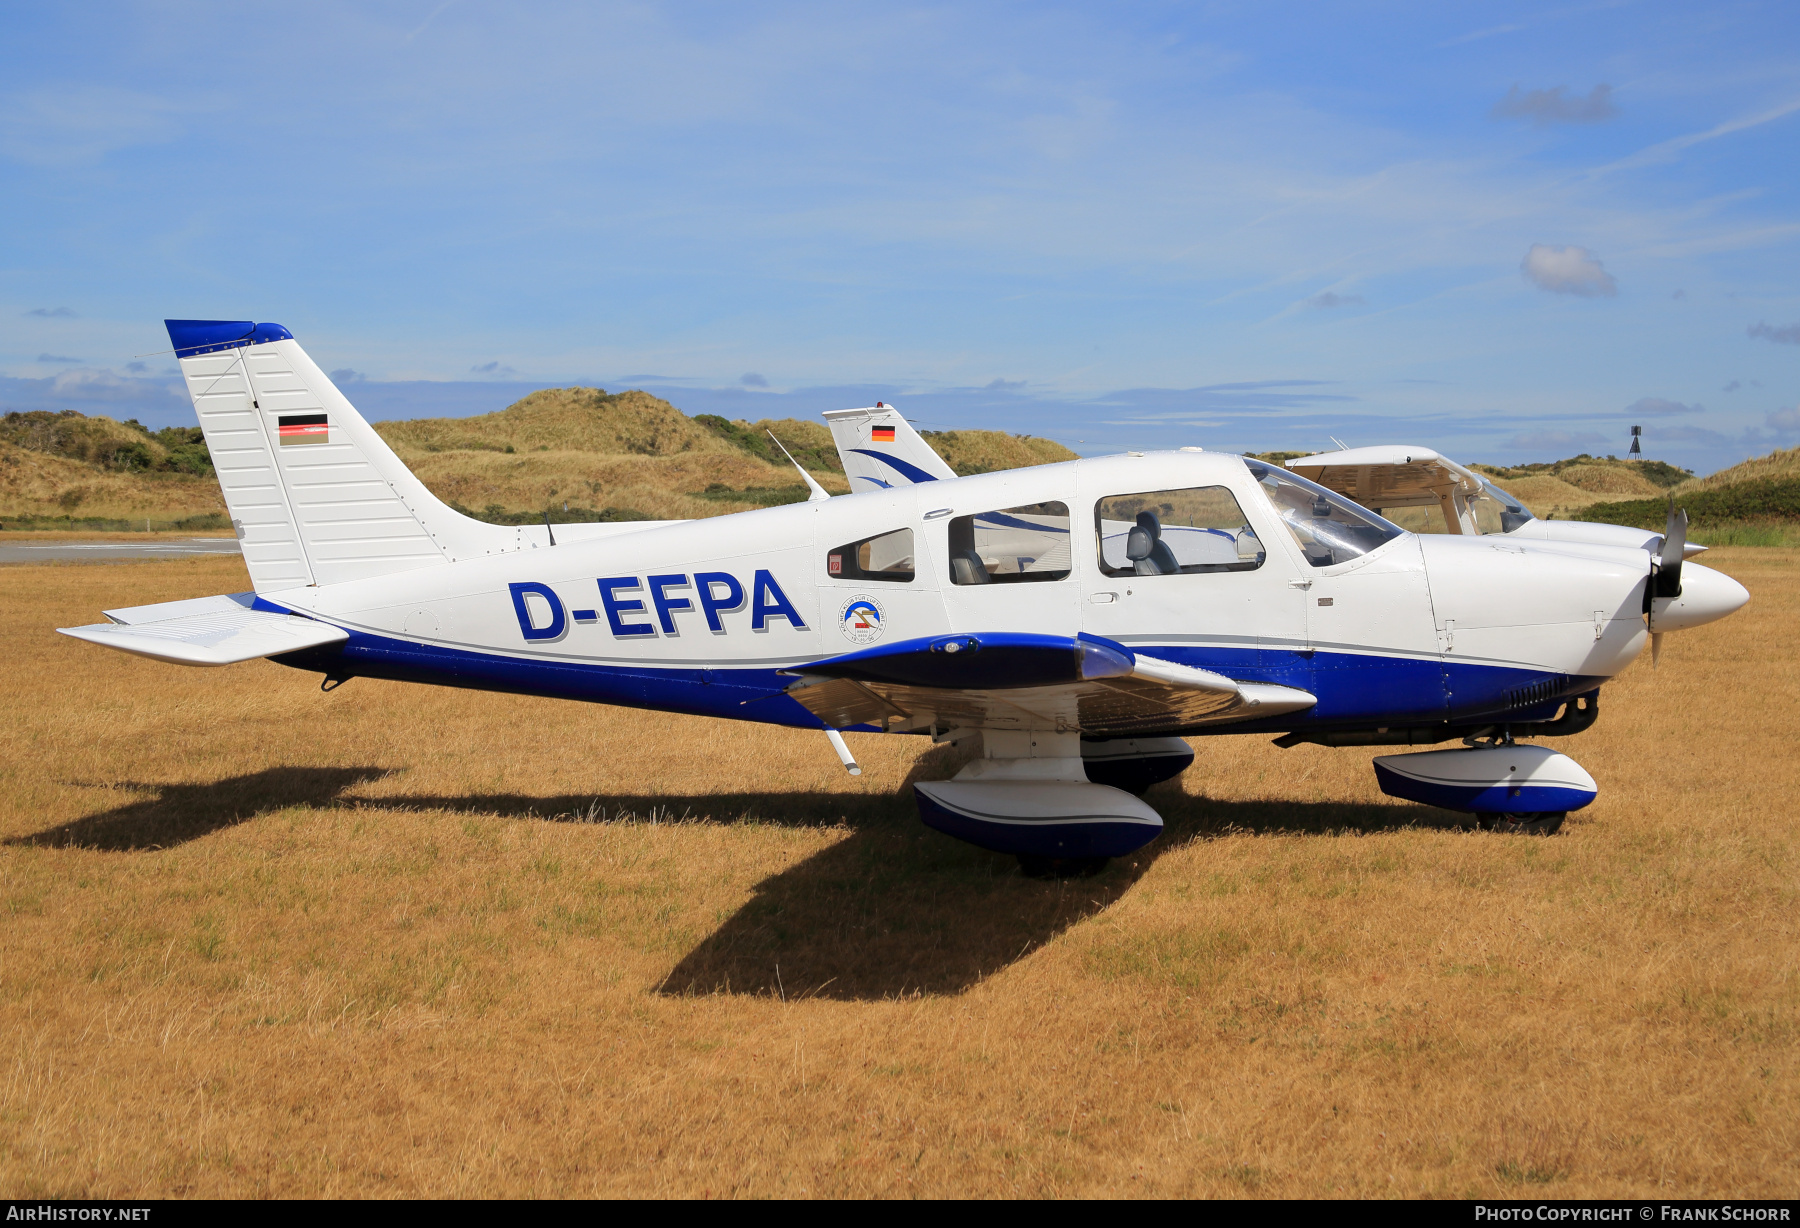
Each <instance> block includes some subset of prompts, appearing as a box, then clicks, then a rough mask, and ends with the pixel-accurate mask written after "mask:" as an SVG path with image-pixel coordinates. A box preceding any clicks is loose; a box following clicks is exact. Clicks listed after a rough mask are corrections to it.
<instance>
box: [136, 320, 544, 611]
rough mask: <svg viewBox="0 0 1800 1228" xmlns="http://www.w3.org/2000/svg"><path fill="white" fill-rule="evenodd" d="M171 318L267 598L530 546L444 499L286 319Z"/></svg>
mask: <svg viewBox="0 0 1800 1228" xmlns="http://www.w3.org/2000/svg"><path fill="white" fill-rule="evenodd" d="M165 323H167V325H168V328H169V339H170V341H172V342H173V343H174V345H175V356H176V359H177V360H178V361H179V362H180V364H181V373H182V375H183V376H185V377H186V379H187V386H188V393H189V394H190V395H191V396H192V397H193V399H194V410H195V412H196V413H197V414H199V416H200V429H201V430H202V431H203V432H204V433H205V435H206V446H207V449H208V450H209V451H210V452H211V453H212V460H213V467H214V468H215V469H216V470H217V472H218V475H219V488H220V490H221V491H222V492H223V494H224V496H225V507H226V509H227V511H228V512H229V513H230V516H231V523H232V527H233V528H235V529H236V530H237V534H238V540H239V541H240V542H241V543H242V546H243V551H244V563H245V565H246V566H247V567H248V568H249V571H250V582H251V584H252V585H253V586H254V587H255V589H256V591H257V592H258V593H266V592H275V591H279V590H281V589H288V588H299V587H302V586H306V585H317V584H337V583H341V582H343V581H346V580H359V579H364V578H367V577H370V576H380V575H387V574H390V573H392V572H397V571H408V570H411V569H413V568H416V567H428V566H431V565H433V564H437V563H443V562H450V561H454V560H456V559H459V558H467V557H471V556H475V555H481V554H492V553H499V552H501V551H504V550H516V549H518V548H519V547H520V546H521V545H524V544H527V543H526V542H524V541H523V540H522V531H521V530H519V529H514V528H509V527H504V526H500V525H490V524H483V523H482V522H480V521H478V520H471V519H470V518H469V517H467V516H463V515H460V514H458V513H457V512H454V511H452V510H451V509H450V508H448V507H446V506H445V505H444V504H443V503H442V502H441V501H440V500H439V499H438V498H437V496H435V495H433V494H432V493H431V492H430V491H429V490H427V489H426V488H425V484H424V483H423V482H421V481H419V479H418V478H416V477H414V476H413V473H412V471H411V470H409V469H408V468H407V467H406V466H405V464H403V463H402V462H401V460H400V458H399V457H398V456H396V455H394V451H393V449H392V448H390V447H388V445H387V443H386V442H385V441H384V440H383V439H382V438H381V436H379V435H377V434H376V433H375V429H374V428H373V427H371V426H370V425H369V424H368V422H366V421H365V420H364V419H363V416H362V415H361V414H359V413H357V412H356V408H355V407H354V406H353V405H351V404H350V402H349V401H348V400H347V399H346V398H345V397H344V394H343V393H341V392H340V391H338V389H337V386H336V385H335V384H333V383H332V382H331V380H330V379H329V378H327V377H326V375H325V373H324V372H323V371H321V370H319V368H318V366H317V365H316V364H315V363H314V362H313V361H312V359H310V358H308V357H307V356H306V351H305V350H303V349H301V348H300V343H299V342H297V341H295V340H294V339H293V334H292V333H290V332H288V330H287V329H285V328H283V327H281V326H280V325H279V324H252V323H249V322H247V321H236V320H168V321H165ZM537 532H538V533H539V534H540V535H541V534H542V533H543V530H541V529H539V530H537Z"/></svg>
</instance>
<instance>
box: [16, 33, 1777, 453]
mask: <svg viewBox="0 0 1800 1228" xmlns="http://www.w3.org/2000/svg"><path fill="white" fill-rule="evenodd" d="M0 174H3V175H4V183H5V190H4V191H3V192H0V234H3V235H4V236H5V238H4V246H3V247H0V253H3V258H0V405H4V407H5V408H8V409H40V408H41V409H63V408H74V409H80V410H82V411H84V412H99V413H111V414H114V415H116V416H133V415H135V416H137V417H139V418H141V419H142V420H144V421H145V422H147V423H151V424H153V425H165V424H172V423H180V422H191V421H192V417H191V410H190V408H189V407H188V405H187V402H186V399H185V397H184V396H183V395H182V394H181V393H180V391H179V389H178V388H177V387H175V386H174V384H173V383H172V382H171V380H170V379H169V376H168V372H169V370H170V366H171V364H170V361H169V359H168V357H167V356H166V355H164V356H157V355H155V354H153V353H152V352H153V351H158V350H164V349H166V348H167V344H168V343H167V339H166V335H165V334H164V333H163V331H162V328H161V321H162V319H163V318H164V317H194V318H223V319H256V320H262V321H274V322H278V323H281V324H285V325H287V326H288V327H289V328H290V329H292V330H293V331H294V334H295V335H296V336H297V337H298V338H299V339H300V340H301V341H302V343H303V344H305V345H306V347H307V349H308V351H309V352H310V353H311V354H312V355H313V357H314V358H315V359H316V360H317V361H318V362H319V363H320V365H321V366H323V367H325V368H326V369H327V370H334V371H346V372H354V373H355V374H354V375H345V376H344V377H343V379H344V387H345V390H346V392H348V393H349V395H350V396H351V398H352V400H353V401H355V402H356V403H357V404H358V405H360V406H362V407H363V408H364V409H365V411H366V412H367V413H369V415H370V416H371V417H375V418H381V417H391V416H414V415H419V414H426V413H456V414H462V413H478V412H484V411H486V410H491V409H498V408H501V407H502V406H504V405H505V404H507V403H509V402H510V401H511V400H512V399H513V398H515V397H516V396H518V395H520V393H521V392H522V391H524V390H527V389H529V388H532V387H541V386H555V385H563V384H571V383H589V384H599V385H601V386H604V387H607V388H609V389H619V388H625V387H646V388H650V389H652V390H654V391H657V392H659V393H661V394H662V395H665V396H668V397H669V398H670V399H671V400H673V401H674V402H675V403H676V404H677V405H680V406H681V407H682V408H684V409H687V410H689V411H690V412H706V411H710V412H724V413H728V414H730V415H732V416H749V417H760V416H765V415H767V416H787V415H797V416H809V415H813V414H816V413H817V412H818V411H820V410H823V409H829V408H836V407H840V406H844V405H851V404H867V403H869V402H871V401H873V400H875V399H881V400H887V401H891V402H895V403H898V404H899V405H900V406H901V408H902V409H903V410H904V411H905V412H906V413H907V414H908V415H909V416H910V417H913V418H915V419H917V420H918V421H919V422H920V423H921V424H922V425H925V426H927V427H940V428H941V427H959V426H984V427H1000V428H1005V429H1011V430H1023V431H1030V432H1032V433H1035V434H1040V435H1049V436H1052V437H1054V438H1058V439H1062V440H1064V441H1065V442H1067V443H1069V444H1070V445H1071V446H1073V447H1075V448H1076V449H1077V450H1078V451H1082V452H1089V453H1091V452H1101V451H1113V450H1119V449H1123V448H1136V447H1156V446H1178V445H1184V444H1200V445H1203V446H1207V447H1214V448H1229V449H1234V450H1242V449H1247V448H1256V449H1263V448H1292V449H1301V448H1323V447H1328V446H1330V442H1329V441H1330V438H1331V437H1333V436H1335V437H1337V438H1339V439H1342V440H1344V441H1346V442H1348V443H1350V444H1352V445H1360V444H1373V443H1383V442H1395V443H1420V444H1428V445H1435V446H1438V447H1441V448H1443V449H1444V450H1446V451H1447V452H1449V453H1450V454H1451V455H1454V456H1458V457H1461V458H1466V459H1470V460H1486V461H1522V460H1546V459H1554V458H1556V457H1559V456H1563V455H1568V454H1570V453H1573V452H1576V451H1583V450H1586V451H1602V452H1604V451H1618V452H1622V451H1623V450H1624V447H1625V445H1626V427H1627V426H1628V425H1629V424H1631V423H1634V422H1635V423H1641V424H1642V425H1643V426H1644V427H1645V432H1646V437H1647V439H1648V441H1649V443H1648V452H1649V454H1650V455H1652V456H1657V457H1661V458H1664V459H1668V460H1672V461H1675V462H1677V463H1679V464H1683V465H1686V466H1689V467H1693V468H1697V469H1699V470H1701V471H1706V470H1710V469H1714V468H1718V467H1720V466H1723V465H1726V464H1730V463H1732V462H1734V461H1736V460H1738V459H1741V458H1742V457H1744V456H1748V455H1754V454H1757V453H1760V452H1766V451H1768V450H1769V449H1770V448H1772V447H1776V446H1790V447H1791V446H1794V445H1795V444H1797V443H1800V409H1797V408H1796V398H1797V397H1800V195H1797V194H1796V188H1797V187H1800V182H1797V181H1800V6H1795V5H1794V4H1792V3H1791V0H1790V2H1787V3H1781V2H1773V3H1712V4H1708V5H1694V4H1680V3H1670V4H1656V3H1606V4H1585V5H1584V4H1575V5H1566V6H1549V5H1546V6H1531V5H1524V4H1509V5H1487V4H1469V5H1441V4H1438V5H1427V4H1402V3H1392V4H1364V5H1331V4H1313V5H1306V6H1295V7H1287V8H1283V7H1277V6H1271V5H1251V4H1229V3H1220V4H1200V5H1172V4H1170V5H1164V4H1141V5H1121V6H1113V5H1081V6H1066V7H1058V6H1055V5H1052V4H1031V5H1019V6H1006V5H985V6H971V5H957V6H950V5H945V6H941V7H905V6H900V5H880V6H869V7H861V8H859V7H855V6H851V5H842V4H838V5H819V6H804V5H795V6H782V5H776V4H767V5H758V6H745V5H718V6H710V5H700V4H695V5H602V4H583V5H572V6H567V7H563V6H559V5H556V4H548V3H546V4H536V5H530V6H519V5H501V4H490V3H482V2H477V0H450V2H449V3H442V2H441V0H419V2H417V3H410V2H409V3H392V4H379V5H372V4H364V5H357V4H330V3H318V4H310V5H301V6H275V7H272V8H246V7H244V6H242V5H229V6H227V5H208V4H144V5H128V4H127V5H103V4H96V5H61V6H52V5H43V6H24V5H13V6H8V7H7V8H6V9H5V10H4V11H3V12H0ZM134 364H135V365H134Z"/></svg>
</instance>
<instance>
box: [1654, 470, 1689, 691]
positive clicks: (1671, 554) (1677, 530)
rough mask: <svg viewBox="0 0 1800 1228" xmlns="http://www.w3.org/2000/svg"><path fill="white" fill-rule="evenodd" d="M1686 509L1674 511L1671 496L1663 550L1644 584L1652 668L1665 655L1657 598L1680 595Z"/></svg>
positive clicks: (1685, 531) (1671, 496)
mask: <svg viewBox="0 0 1800 1228" xmlns="http://www.w3.org/2000/svg"><path fill="white" fill-rule="evenodd" d="M1687 531H1688V514H1687V509H1686V508H1682V509H1681V510H1680V511H1679V512H1678V511H1676V510H1675V496H1674V495H1670V496H1669V523H1668V526H1667V527H1666V528H1665V529H1664V530H1663V539H1662V549H1661V550H1660V551H1659V552H1658V553H1657V554H1655V555H1653V556H1652V557H1651V559H1650V579H1649V580H1648V581H1647V582H1646V583H1645V584H1644V622H1645V625H1646V626H1648V627H1649V628H1650V668H1651V669H1655V668H1656V662H1657V658H1659V657H1661V656H1662V638H1663V634H1664V633H1663V632H1661V631H1658V630H1657V629H1656V599H1657V598H1659V597H1679V596H1681V561H1682V559H1683V557H1684V552H1685V550H1686V548H1687Z"/></svg>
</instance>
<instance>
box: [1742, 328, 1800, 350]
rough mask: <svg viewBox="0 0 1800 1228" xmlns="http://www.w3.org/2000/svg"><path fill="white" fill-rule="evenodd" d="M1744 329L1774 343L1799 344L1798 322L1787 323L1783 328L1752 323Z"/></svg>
mask: <svg viewBox="0 0 1800 1228" xmlns="http://www.w3.org/2000/svg"><path fill="white" fill-rule="evenodd" d="M1744 331H1745V332H1746V333H1748V334H1750V336H1752V337H1761V338H1762V339H1763V340H1764V341H1773V342H1774V343H1775V344H1776V345H1800V324H1789V325H1787V326H1786V327H1784V328H1770V327H1769V326H1768V325H1767V324H1752V325H1751V326H1750V327H1749V328H1747V329H1745V330H1744Z"/></svg>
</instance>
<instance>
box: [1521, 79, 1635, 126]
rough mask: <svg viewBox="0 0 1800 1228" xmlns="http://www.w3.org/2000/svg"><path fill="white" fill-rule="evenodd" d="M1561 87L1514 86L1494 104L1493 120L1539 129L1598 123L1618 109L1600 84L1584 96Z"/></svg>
mask: <svg viewBox="0 0 1800 1228" xmlns="http://www.w3.org/2000/svg"><path fill="white" fill-rule="evenodd" d="M1563 88H1564V87H1563V86H1560V85H1559V86H1557V87H1556V88H1555V89H1550V90H1521V89H1520V88H1519V87H1518V86H1516V85H1515V86H1513V87H1512V88H1511V89H1510V90H1507V91H1506V97H1504V98H1502V99H1501V100H1500V101H1499V102H1496V103H1495V104H1494V109H1493V111H1492V112H1490V114H1491V115H1492V117H1493V118H1494V119H1528V120H1530V121H1531V122H1532V123H1534V124H1536V125H1537V126H1538V127H1540V128H1541V127H1543V126H1544V125H1545V124H1558V123H1560V124H1597V123H1599V122H1601V121H1602V120H1608V119H1611V118H1613V117H1614V116H1615V115H1617V114H1618V113H1619V108H1617V107H1615V106H1614V105H1613V101H1612V86H1610V85H1608V84H1606V83H1605V82H1604V81H1602V82H1601V83H1600V84H1599V85H1596V86H1595V87H1594V88H1593V89H1592V90H1590V91H1588V95H1587V97H1585V98H1583V97H1582V96H1581V95H1580V94H1574V95H1568V96H1565V95H1564V94H1563Z"/></svg>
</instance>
